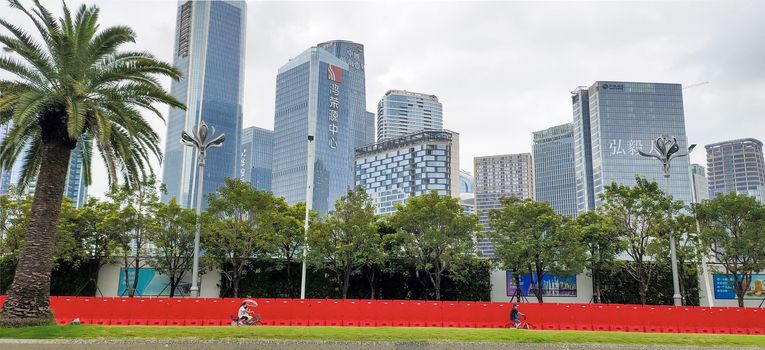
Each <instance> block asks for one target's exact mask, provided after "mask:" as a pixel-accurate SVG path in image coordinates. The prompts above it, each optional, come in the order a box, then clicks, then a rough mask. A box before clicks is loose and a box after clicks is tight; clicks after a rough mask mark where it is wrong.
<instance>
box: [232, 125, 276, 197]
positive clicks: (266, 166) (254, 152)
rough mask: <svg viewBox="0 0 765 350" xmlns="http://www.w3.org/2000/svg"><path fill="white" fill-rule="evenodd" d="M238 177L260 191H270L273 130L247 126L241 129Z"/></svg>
mask: <svg viewBox="0 0 765 350" xmlns="http://www.w3.org/2000/svg"><path fill="white" fill-rule="evenodd" d="M240 157H241V158H240V160H239V178H240V179H241V180H244V181H247V182H248V183H249V184H250V185H252V187H255V188H257V189H259V190H261V191H271V175H272V174H271V172H272V169H271V162H272V161H273V158H274V132H273V131H271V130H267V129H263V128H258V127H254V126H252V127H249V128H245V129H244V130H242V146H241V154H240Z"/></svg>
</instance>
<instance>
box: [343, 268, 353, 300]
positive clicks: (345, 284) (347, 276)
mask: <svg viewBox="0 0 765 350" xmlns="http://www.w3.org/2000/svg"><path fill="white" fill-rule="evenodd" d="M347 270H348V269H346V271H343V299H347V298H348V287H349V285H350V283H351V272H350V271H347Z"/></svg>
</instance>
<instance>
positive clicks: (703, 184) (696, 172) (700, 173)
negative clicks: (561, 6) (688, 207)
mask: <svg viewBox="0 0 765 350" xmlns="http://www.w3.org/2000/svg"><path fill="white" fill-rule="evenodd" d="M691 180H693V202H694V203H701V202H703V201H704V200H705V199H709V183H708V182H707V177H706V169H704V167H703V166H701V165H698V164H691Z"/></svg>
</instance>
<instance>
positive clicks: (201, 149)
mask: <svg viewBox="0 0 765 350" xmlns="http://www.w3.org/2000/svg"><path fill="white" fill-rule="evenodd" d="M211 129H212V130H208V128H207V124H205V122H204V121H202V124H200V125H199V128H197V130H196V132H191V133H188V132H186V131H184V132H183V133H182V134H181V143H182V144H184V145H186V146H191V147H194V148H196V149H197V161H198V164H199V176H198V177H197V178H198V180H197V184H198V185H197V230H196V231H197V232H196V233H195V234H194V265H193V267H192V270H191V296H193V297H197V298H198V297H199V234H200V231H201V230H202V220H201V216H202V184H203V181H204V176H203V175H204V172H205V154H206V153H207V149H208V148H210V147H220V146H222V145H223V140H225V139H226V135H224V134H220V135H218V136H217V137H214V138H213V137H212V134H213V133H215V128H211Z"/></svg>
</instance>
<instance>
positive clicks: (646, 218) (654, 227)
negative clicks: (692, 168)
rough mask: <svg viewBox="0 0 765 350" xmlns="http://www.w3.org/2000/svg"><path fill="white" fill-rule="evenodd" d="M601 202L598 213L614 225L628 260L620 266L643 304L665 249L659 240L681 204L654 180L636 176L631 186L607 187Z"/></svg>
mask: <svg viewBox="0 0 765 350" xmlns="http://www.w3.org/2000/svg"><path fill="white" fill-rule="evenodd" d="M601 201H602V204H601V210H602V213H603V214H604V215H606V216H607V217H609V218H610V220H612V222H613V223H614V224H615V225H616V232H617V233H618V235H619V237H620V239H622V240H623V241H624V244H625V246H626V250H625V253H626V254H627V255H628V256H629V257H630V259H631V260H632V261H628V262H624V263H623V267H624V269H625V270H626V271H627V272H628V273H629V274H630V275H631V276H632V278H634V279H635V280H636V281H637V282H638V284H639V285H640V288H639V290H638V293H639V294H640V301H641V303H643V304H645V303H646V301H647V293H648V289H649V286H650V285H651V283H652V281H653V279H654V278H655V273H656V266H657V264H658V262H659V260H660V257H661V256H663V255H664V254H665V252H666V249H668V248H669V247H668V246H667V245H664V244H662V242H661V241H660V238H661V237H663V236H666V235H667V234H668V232H669V231H670V229H671V227H672V226H671V224H670V221H669V220H670V218H674V217H675V216H676V215H677V214H678V213H679V211H680V210H681V209H682V208H683V204H682V202H679V201H674V200H672V198H670V197H667V196H666V195H665V194H664V192H663V191H662V190H661V188H659V185H658V184H657V183H656V182H655V181H650V180H647V179H645V178H642V177H639V176H636V177H635V186H627V185H621V184H617V183H615V182H612V183H610V184H608V185H607V186H606V187H605V192H604V193H603V194H602V196H601Z"/></svg>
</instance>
